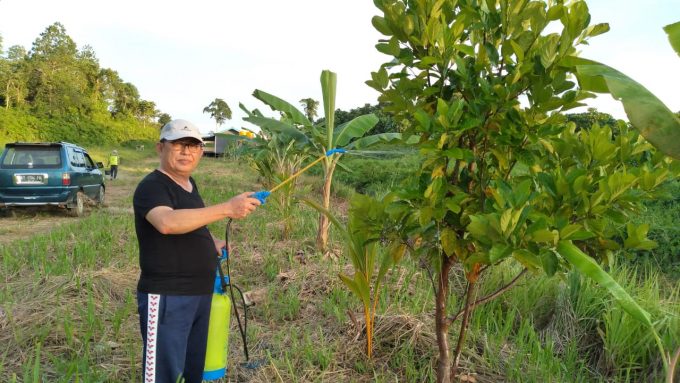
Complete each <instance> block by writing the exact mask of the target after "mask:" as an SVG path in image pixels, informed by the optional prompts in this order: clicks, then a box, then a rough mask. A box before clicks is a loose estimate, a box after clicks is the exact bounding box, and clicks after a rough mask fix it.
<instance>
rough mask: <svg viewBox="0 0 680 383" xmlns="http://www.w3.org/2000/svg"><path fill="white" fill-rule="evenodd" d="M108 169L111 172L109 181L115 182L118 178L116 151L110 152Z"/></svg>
mask: <svg viewBox="0 0 680 383" xmlns="http://www.w3.org/2000/svg"><path fill="white" fill-rule="evenodd" d="M108 165H109V169H110V172H111V179H112V180H115V179H116V177H117V176H118V151H117V150H114V151H112V152H111V155H110V156H109V161H108Z"/></svg>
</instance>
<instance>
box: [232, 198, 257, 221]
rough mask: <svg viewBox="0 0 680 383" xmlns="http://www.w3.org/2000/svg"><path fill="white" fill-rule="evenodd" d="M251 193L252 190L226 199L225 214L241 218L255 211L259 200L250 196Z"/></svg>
mask: <svg viewBox="0 0 680 383" xmlns="http://www.w3.org/2000/svg"><path fill="white" fill-rule="evenodd" d="M253 193H254V192H245V193H241V194H239V195H237V196H236V197H233V198H231V199H230V200H229V201H227V202H226V204H227V209H228V213H227V216H228V217H230V218H234V219H241V218H245V217H247V216H248V215H249V214H250V213H252V212H253V211H255V209H256V208H257V207H258V206H260V201H259V200H258V199H257V198H253V197H251V196H252V195H253Z"/></svg>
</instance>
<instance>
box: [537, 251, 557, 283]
mask: <svg viewBox="0 0 680 383" xmlns="http://www.w3.org/2000/svg"><path fill="white" fill-rule="evenodd" d="M558 265H559V260H558V259H557V255H555V253H554V252H552V251H542V252H541V266H543V271H545V274H546V275H548V276H550V277H552V276H553V275H555V273H556V272H557V268H558Z"/></svg>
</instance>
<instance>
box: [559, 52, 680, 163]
mask: <svg viewBox="0 0 680 383" xmlns="http://www.w3.org/2000/svg"><path fill="white" fill-rule="evenodd" d="M564 63H565V64H568V65H569V64H573V65H575V68H576V73H577V75H576V77H577V79H578V82H579V85H580V86H581V89H583V90H586V91H592V92H598V93H610V94H611V95H612V96H613V97H614V98H615V99H617V100H619V101H621V103H622V104H623V108H624V109H625V111H626V115H627V116H628V119H629V120H630V123H631V124H632V125H633V126H634V127H635V128H636V129H637V130H638V131H639V132H640V134H641V135H642V136H643V137H644V138H646V139H647V141H649V142H650V143H651V144H652V145H654V146H655V147H656V148H657V149H659V150H660V151H661V152H663V153H664V154H666V155H668V156H670V157H673V158H676V159H680V119H679V118H678V117H677V116H675V114H674V113H673V112H672V111H671V110H670V109H668V107H667V106H666V105H664V103H663V102H661V100H659V99H658V98H657V97H656V96H655V95H654V94H652V92H650V91H649V90H647V88H645V87H644V86H642V85H640V84H639V83H638V82H636V81H635V80H633V79H631V78H630V77H628V76H626V75H625V74H623V73H621V72H619V71H617V70H616V69H614V68H611V67H609V66H607V65H605V64H602V63H599V62H597V61H592V60H588V59H584V58H580V57H570V58H567V59H566V60H565V61H564Z"/></svg>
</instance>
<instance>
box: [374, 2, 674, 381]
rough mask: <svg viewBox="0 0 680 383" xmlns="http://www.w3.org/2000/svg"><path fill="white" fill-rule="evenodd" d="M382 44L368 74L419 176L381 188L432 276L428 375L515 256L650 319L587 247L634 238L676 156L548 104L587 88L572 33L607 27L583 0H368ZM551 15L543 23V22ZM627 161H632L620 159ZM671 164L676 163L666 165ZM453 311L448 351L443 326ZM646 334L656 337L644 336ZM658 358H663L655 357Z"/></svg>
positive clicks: (448, 366) (638, 240)
mask: <svg viewBox="0 0 680 383" xmlns="http://www.w3.org/2000/svg"><path fill="white" fill-rule="evenodd" d="M375 4H376V6H377V7H378V8H379V9H380V10H381V11H382V13H383V15H382V16H381V17H378V16H376V17H374V18H373V25H374V26H375V27H376V29H377V30H378V31H379V32H381V33H382V34H384V35H385V36H387V37H386V39H385V40H381V41H380V43H379V44H378V45H377V49H378V50H379V51H381V52H382V53H385V54H387V55H388V56H390V61H389V62H388V63H386V64H383V65H382V66H381V68H380V70H378V71H377V72H374V73H372V74H371V77H372V79H371V80H370V81H368V84H369V85H370V86H372V87H374V88H375V89H376V90H378V91H379V92H380V93H381V96H380V101H381V102H383V103H385V105H386V107H385V108H386V110H389V111H392V112H394V113H395V114H396V115H397V118H398V120H402V119H405V120H406V121H408V122H409V124H410V126H409V127H408V129H407V130H406V132H405V134H406V135H408V134H418V135H419V136H420V142H419V144H418V145H417V146H418V148H419V150H420V153H421V154H422V155H423V162H422V166H421V176H420V177H419V178H418V179H417V180H415V181H416V182H415V184H410V185H407V186H405V187H404V188H403V189H401V190H398V191H396V192H395V193H394V195H392V196H391V197H390V198H393V199H394V202H393V203H392V205H391V206H390V207H389V208H388V209H389V211H390V214H391V215H392V216H393V218H394V219H395V220H396V221H397V222H400V223H401V228H402V229H401V233H402V237H404V238H405V240H404V242H405V243H408V244H409V246H410V247H411V251H412V253H413V255H415V256H416V257H419V258H421V260H422V262H423V263H424V264H426V265H428V268H429V270H430V271H431V273H432V274H433V275H434V276H435V278H434V279H435V280H434V283H433V289H434V294H435V325H436V336H437V345H438V349H439V361H438V364H437V379H438V381H439V382H449V381H451V380H452V379H455V378H456V375H457V371H458V366H459V362H460V356H461V352H462V349H463V346H464V343H465V335H466V329H467V326H468V323H469V319H470V316H471V314H472V312H473V310H474V308H475V307H476V306H477V305H479V304H482V303H484V302H486V301H488V300H490V299H493V298H494V297H496V296H498V295H500V294H501V293H502V292H503V291H505V290H507V289H508V288H510V286H511V285H512V284H513V283H515V282H516V281H517V280H519V278H520V277H521V276H522V275H524V274H525V272H526V270H530V271H533V272H538V271H539V270H542V271H543V272H545V273H547V274H548V275H554V274H556V273H560V272H563V271H564V270H566V269H568V268H576V269H578V270H580V271H582V272H583V273H585V274H586V275H588V276H589V277H591V278H594V279H595V280H597V281H598V282H600V283H602V284H603V285H604V286H606V287H607V288H608V289H609V291H610V292H611V293H612V294H613V295H614V296H615V297H616V298H617V300H618V301H619V302H620V303H621V305H622V307H623V308H624V309H625V310H626V311H627V312H629V313H630V314H631V315H633V316H634V317H635V318H636V319H638V320H640V321H641V322H643V323H645V325H647V326H649V327H650V329H652V330H653V327H652V323H651V321H650V318H649V315H648V314H647V313H646V312H644V310H642V309H641V308H640V307H639V306H638V305H637V304H636V303H635V302H634V301H632V299H631V298H630V296H628V294H626V293H625V291H623V290H622V289H621V288H620V286H618V285H617V284H616V282H614V281H613V279H611V278H610V277H609V276H608V275H607V274H606V273H604V272H603V271H602V269H600V268H599V266H598V264H597V263H595V262H594V260H593V259H597V260H599V261H600V262H608V260H609V259H611V257H612V256H613V251H614V250H616V249H617V248H619V247H620V246H619V245H618V244H617V243H616V242H615V241H613V240H612V238H613V237H614V236H621V237H623V238H626V239H625V241H624V246H625V247H628V248H633V249H634V248H646V247H648V246H651V243H650V242H649V241H648V240H647V239H646V237H645V236H646V228H645V227H644V226H640V227H635V226H633V225H631V224H629V225H628V227H627V228H626V227H625V226H626V225H625V223H626V222H627V217H628V215H629V214H630V213H631V211H634V210H635V209H636V208H637V207H639V203H640V201H641V200H643V199H645V198H653V197H654V189H655V188H656V187H658V186H659V185H660V184H661V183H663V181H664V180H666V179H668V178H669V177H670V176H671V175H672V174H674V173H677V171H678V169H677V165H672V163H671V162H670V160H668V159H667V158H665V157H663V156H662V155H660V154H655V155H653V156H652V158H651V159H650V160H649V161H646V160H645V159H646V158H647V157H646V156H645V155H643V153H644V152H645V151H649V150H651V149H652V148H651V146H650V145H649V144H647V143H645V142H644V141H643V140H642V139H641V138H639V137H638V136H637V134H636V133H635V132H628V131H627V130H626V126H625V125H622V126H619V127H618V128H619V129H620V130H621V131H622V133H621V134H620V135H619V136H617V137H616V138H613V137H612V134H611V130H610V129H609V128H608V127H598V126H594V127H592V129H589V130H585V131H578V132H577V131H576V129H575V127H574V126H573V124H567V123H566V121H565V117H564V116H563V115H562V114H561V113H562V112H563V111H566V110H569V109H571V108H573V107H576V106H581V105H582V104H581V101H582V100H584V99H586V98H588V97H592V94H591V93H589V92H587V91H584V90H581V89H578V88H576V87H575V83H574V82H573V81H571V80H572V78H573V74H574V73H576V63H575V61H574V57H575V56H576V54H577V50H576V47H577V46H578V45H579V44H583V43H585V42H587V40H588V39H589V38H591V37H593V36H596V35H598V34H601V33H604V32H606V31H607V30H608V29H609V27H608V25H607V24H598V25H592V26H591V25H589V22H590V15H589V13H588V7H587V6H586V4H585V2H583V1H574V2H569V3H568V4H564V3H563V2H561V1H560V2H553V1H549V2H547V3H546V2H545V1H526V0H497V1H478V0H440V1H424V0H376V1H375ZM550 23H553V24H552V25H551V28H550V29H549V30H551V31H556V32H552V33H548V32H546V27H547V26H548V24H550ZM631 163H637V164H641V166H639V167H632V166H631V165H630V164H631ZM672 166H676V168H673V167H672ZM512 264H515V265H521V266H522V267H523V270H522V271H521V272H519V273H518V275H517V277H516V278H515V279H513V281H512V282H510V283H509V284H508V285H507V286H502V287H500V288H499V289H498V290H497V291H496V292H495V293H493V294H491V295H489V296H486V297H482V298H478V297H477V284H478V282H479V278H480V275H481V274H483V273H484V272H485V271H486V270H489V268H490V267H493V266H505V267H508V265H512ZM454 265H459V266H461V270H462V272H463V273H464V277H465V280H466V281H467V288H466V291H465V294H464V296H463V297H461V299H462V301H463V302H464V305H463V310H461V311H460V312H459V313H457V314H451V313H449V312H448V310H447V308H448V307H449V282H450V278H451V273H452V271H453V270H455V268H454ZM459 319H460V330H459V332H458V340H457V343H456V345H455V348H454V349H453V352H452V347H451V346H450V345H449V339H448V334H449V328H450V326H451V325H453V324H454V323H455V322H456V321H457V320H459ZM656 339H657V341H658V340H659V338H658V336H657V338H656ZM664 361H665V358H664Z"/></svg>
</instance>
